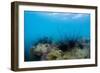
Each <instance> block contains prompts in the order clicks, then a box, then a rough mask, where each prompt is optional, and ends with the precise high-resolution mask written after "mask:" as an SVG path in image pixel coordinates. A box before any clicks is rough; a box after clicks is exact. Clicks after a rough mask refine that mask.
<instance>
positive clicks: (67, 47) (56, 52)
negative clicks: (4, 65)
mask: <svg viewBox="0 0 100 73" xmlns="http://www.w3.org/2000/svg"><path fill="white" fill-rule="evenodd" d="M88 58H90V14H88V13H71V12H52V11H50V12H49V11H27V10H26V11H24V61H27V62H28V61H49V60H74V59H88Z"/></svg>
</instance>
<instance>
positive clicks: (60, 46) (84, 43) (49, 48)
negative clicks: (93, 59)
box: [30, 38, 90, 61]
mask: <svg viewBox="0 0 100 73" xmlns="http://www.w3.org/2000/svg"><path fill="white" fill-rule="evenodd" d="M30 53H31V54H30V57H31V60H32V61H40V60H64V59H85V58H90V41H89V40H85V39H65V40H63V41H62V40H60V41H58V42H57V43H54V42H52V40H50V39H48V38H44V39H40V40H39V41H38V42H36V45H33V47H32V48H31V49H30Z"/></svg>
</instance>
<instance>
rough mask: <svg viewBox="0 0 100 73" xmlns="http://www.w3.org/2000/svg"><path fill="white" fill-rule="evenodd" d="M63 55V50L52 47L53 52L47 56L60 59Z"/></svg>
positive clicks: (49, 58)
mask: <svg viewBox="0 0 100 73" xmlns="http://www.w3.org/2000/svg"><path fill="white" fill-rule="evenodd" d="M61 55H62V52H61V50H58V49H52V50H51V52H49V53H48V55H47V58H48V60H60V59H62V57H61Z"/></svg>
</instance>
